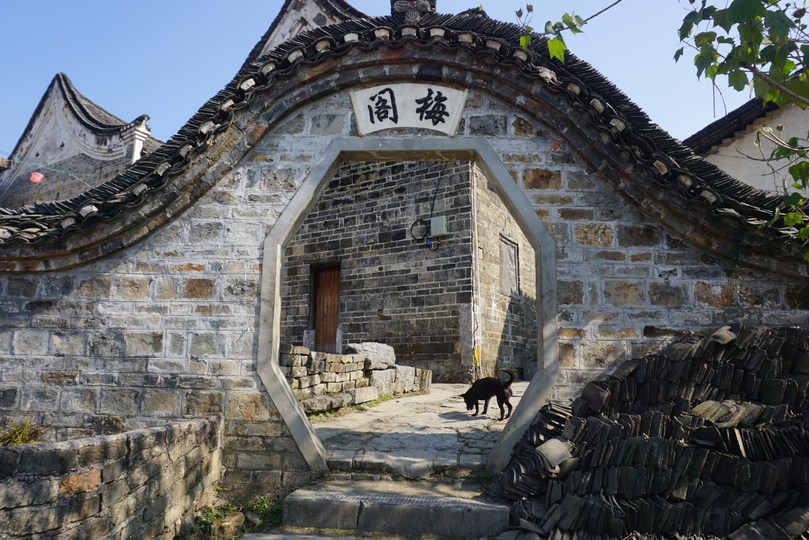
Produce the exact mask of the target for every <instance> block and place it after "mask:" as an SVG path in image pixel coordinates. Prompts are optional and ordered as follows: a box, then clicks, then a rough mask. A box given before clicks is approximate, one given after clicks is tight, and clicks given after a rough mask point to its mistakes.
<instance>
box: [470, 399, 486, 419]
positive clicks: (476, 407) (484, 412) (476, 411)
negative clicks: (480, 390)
mask: <svg viewBox="0 0 809 540" xmlns="http://www.w3.org/2000/svg"><path fill="white" fill-rule="evenodd" d="M479 406H480V404H479V403H478V402H477V401H475V414H473V415H472V416H477V415H478V407H479ZM483 414H486V411H483Z"/></svg>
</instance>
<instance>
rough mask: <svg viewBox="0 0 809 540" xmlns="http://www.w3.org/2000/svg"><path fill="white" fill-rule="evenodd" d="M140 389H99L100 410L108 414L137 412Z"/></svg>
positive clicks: (132, 413) (133, 413) (131, 413)
mask: <svg viewBox="0 0 809 540" xmlns="http://www.w3.org/2000/svg"><path fill="white" fill-rule="evenodd" d="M139 397H140V391H138V390H135V389H131V388H104V389H102V390H101V411H102V412H104V413H108V414H122V415H135V414H137V413H138V403H139V400H138V398H139Z"/></svg>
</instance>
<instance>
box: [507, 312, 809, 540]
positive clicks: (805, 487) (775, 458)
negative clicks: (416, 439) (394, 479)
mask: <svg viewBox="0 0 809 540" xmlns="http://www.w3.org/2000/svg"><path fill="white" fill-rule="evenodd" d="M807 386H809V347H807V329H806V328H795V327H793V328H781V329H777V328H744V327H742V326H741V325H733V326H729V327H725V328H722V329H720V330H718V331H717V330H716V329H713V330H711V331H706V332H703V333H699V334H696V335H692V336H690V337H688V338H684V339H682V340H681V341H679V342H677V343H674V344H672V345H671V346H669V347H668V348H667V349H666V350H665V351H664V352H663V353H662V354H660V355H654V356H648V357H645V358H640V359H634V360H631V361H628V362H626V363H624V364H623V365H621V366H620V367H619V368H618V369H617V370H616V371H615V372H614V373H613V374H612V375H611V376H610V377H609V378H608V379H607V380H603V381H593V382H591V383H589V384H588V385H587V386H586V387H585V389H584V390H583V391H582V394H581V396H580V397H579V398H577V399H576V400H574V401H573V403H572V405H571V406H569V407H568V406H563V405H561V404H557V403H551V404H548V405H546V406H545V407H543V409H542V410H541V411H540V413H539V414H538V415H537V417H536V419H535V421H534V423H533V424H532V426H531V427H530V428H529V429H528V430H527V432H526V434H525V436H524V438H523V440H522V441H521V442H520V443H519V444H518V445H517V447H516V448H515V455H514V457H513V459H512V461H511V463H510V464H509V466H508V467H507V468H506V470H505V472H504V473H503V475H502V476H501V478H500V479H499V480H498V482H497V483H496V484H495V485H494V486H493V488H492V492H493V494H495V495H497V496H500V497H503V498H506V499H510V500H513V501H518V502H517V506H516V508H517V515H518V518H519V519H520V525H521V531H520V532H511V533H510V535H511V536H514V537H515V538H516V537H517V536H519V537H520V538H521V539H522V538H526V540H531V539H533V537H534V536H536V537H543V538H549V539H550V540H574V539H580V540H591V539H592V540H595V539H599V540H602V539H603V540H606V539H613V538H616V539H617V538H625V537H628V536H630V535H632V536H634V537H637V538H675V537H678V538H683V537H687V538H708V537H711V536H718V537H728V538H731V539H732V540H747V539H752V538H758V539H761V538H765V539H772V540H780V539H787V538H809V532H807V531H809V433H807V431H806V422H807V419H809V402H808V401H807V399H806V396H807ZM529 536H530V537H531V539H528V537H529ZM503 540H509V539H506V538H504V539H503ZM534 540H535V539H534Z"/></svg>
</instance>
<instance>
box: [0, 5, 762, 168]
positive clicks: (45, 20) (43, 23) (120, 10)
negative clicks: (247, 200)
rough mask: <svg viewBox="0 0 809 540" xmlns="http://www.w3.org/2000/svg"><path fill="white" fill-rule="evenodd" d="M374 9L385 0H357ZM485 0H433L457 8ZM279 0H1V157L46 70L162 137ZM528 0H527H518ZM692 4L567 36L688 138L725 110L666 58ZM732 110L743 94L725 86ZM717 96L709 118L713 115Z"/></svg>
mask: <svg viewBox="0 0 809 540" xmlns="http://www.w3.org/2000/svg"><path fill="white" fill-rule="evenodd" d="M349 1H350V2H351V4H352V5H353V6H354V7H356V8H357V9H359V10H361V11H364V12H365V13H367V14H369V15H384V14H386V13H387V12H389V9H390V8H389V6H390V4H389V2H388V1H387V0H381V1H380V0H377V1H374V2H372V1H370V0H354V1H351V0H349ZM480 1H481V0H473V1H460V0H438V11H439V12H442V13H457V12H460V11H463V10H466V9H468V8H470V7H476V6H477V5H478V2H480ZM610 3H612V0H566V1H565V2H548V1H545V2H542V1H537V2H536V4H535V5H534V21H533V23H534V24H533V26H534V27H535V28H541V27H543V26H544V23H545V21H546V20H548V19H554V20H558V19H560V18H561V14H562V13H563V12H564V11H571V10H572V11H575V12H576V13H577V14H579V15H581V16H583V17H588V16H590V15H592V14H594V13H596V12H598V11H599V10H601V9H602V8H604V7H606V6H607V5H609V4H610ZM281 5H282V2H281V1H280V0H269V1H268V0H261V1H260V0H240V1H239V2H230V3H229V2H221V1H217V2H214V1H211V0H194V1H191V0H163V1H160V2H158V1H155V0H139V1H138V2H110V1H109V0H103V1H96V0H78V1H71V2H65V1H64V0H58V1H55V0H41V1H39V2H6V4H5V5H4V6H3V10H2V12H1V13H2V18H3V30H2V31H0V53H2V57H3V59H4V61H3V63H2V67H1V68H0V74H2V75H0V81H1V82H0V103H2V109H3V114H2V117H0V118H1V119H0V157H6V156H7V155H8V152H11V151H12V150H13V148H14V146H15V145H16V143H17V140H18V139H19V137H20V135H21V134H22V131H23V130H24V129H25V127H26V125H27V123H28V120H29V119H30V117H31V115H32V114H33V112H34V109H35V108H36V106H37V104H38V102H39V100H40V98H41V97H42V94H43V93H44V92H45V90H46V88H47V86H48V84H49V83H50V81H51V79H52V78H53V76H54V75H55V74H56V73H58V72H60V71H62V72H65V73H66V74H67V75H68V77H70V79H71V80H72V81H73V84H74V85H75V86H76V88H77V89H78V90H79V92H81V93H82V94H84V95H85V96H87V97H88V98H89V99H91V100H93V101H94V102H96V103H97V104H98V105H100V106H101V107H103V108H105V109H107V110H108V111H109V112H111V113H113V114H115V115H116V116H118V117H120V118H122V119H123V120H125V121H131V120H133V119H135V118H136V117H137V116H139V115H141V114H144V113H145V114H148V115H149V116H150V120H149V126H150V127H151V128H152V135H154V136H155V137H157V138H158V139H161V140H167V139H168V138H170V137H171V136H172V135H173V134H174V133H176V132H177V131H178V130H179V128H180V127H181V126H182V125H183V124H184V123H185V122H186V121H187V120H188V119H189V118H190V117H191V116H192V115H193V114H194V112H196V110H197V109H198V108H199V107H200V106H202V104H203V103H205V101H206V100H207V99H208V98H210V97H211V96H212V95H214V94H215V93H216V92H217V91H218V90H220V89H221V88H222V87H223V86H224V85H225V84H226V83H227V82H228V81H230V79H231V78H232V77H233V76H234V75H235V74H236V72H237V70H238V69H239V67H240V66H241V64H242V62H243V61H244V59H245V58H246V57H247V54H248V53H249V52H250V50H251V49H252V47H253V46H254V45H255V44H256V42H257V41H258V40H259V38H260V37H261V36H262V35H263V34H264V32H265V31H266V30H267V28H268V27H269V25H270V24H271V23H272V21H273V19H274V18H275V16H276V15H277V13H278V11H279V9H280V7H281ZM523 5H524V4H523ZM687 5H688V2H687V0H680V1H678V0H623V2H622V3H621V4H619V5H618V6H616V7H615V8H613V9H611V10H610V11H608V12H607V13H605V14H603V15H600V16H599V17H597V18H595V19H593V20H592V21H591V22H590V23H589V24H588V25H587V26H586V27H585V33H584V34H580V35H578V36H570V37H568V38H567V43H568V46H569V47H570V49H571V50H572V51H573V52H574V53H575V54H576V55H577V56H578V57H579V58H581V59H583V60H586V61H588V62H589V63H590V64H592V65H593V66H594V67H595V68H596V69H597V70H599V71H600V72H601V73H602V74H603V75H605V76H606V77H607V78H609V79H610V80H611V81H612V82H613V83H615V84H616V85H617V86H618V87H619V88H620V89H621V90H623V91H624V93H626V94H627V95H628V96H629V97H630V98H631V99H632V100H633V101H634V102H635V103H637V104H638V105H639V106H640V107H641V108H642V109H643V110H644V111H646V113H647V114H649V116H650V117H651V118H652V120H653V121H655V122H656V123H658V124H659V125H660V126H661V127H663V128H664V129H666V130H667V131H669V132H670V133H671V134H672V135H674V136H675V137H677V138H680V139H683V138H685V137H687V136H689V135H691V134H692V133H694V132H696V131H698V130H699V129H701V128H702V127H704V126H705V125H707V124H709V123H710V122H712V121H713V120H714V119H715V118H718V117H721V116H723V115H724V112H725V110H724V107H723V105H722V100H721V97H720V96H719V95H718V94H716V95H714V93H713V91H712V89H711V85H710V83H709V82H707V81H700V82H698V81H697V80H696V77H695V75H694V67H693V64H692V63H691V61H690V60H689V59H686V58H683V59H680V62H679V63H677V64H675V62H674V61H673V60H672V56H673V54H674V51H675V50H676V49H677V48H678V47H679V43H678V39H677V35H676V29H677V27H678V26H679V24H678V23H679V22H680V21H681V20H682V18H683V16H684V15H685V13H686V7H687ZM483 7H484V9H486V11H487V13H488V14H489V15H490V16H492V17H493V18H496V19H499V20H503V21H507V22H515V21H516V19H515V16H514V11H515V10H516V9H517V8H519V7H521V4H519V3H516V2H511V1H504V0H498V1H496V2H492V1H491V0H483ZM720 88H721V90H722V92H723V93H724V97H725V101H726V106H727V110H728V111H730V110H732V109H734V108H736V107H738V106H739V105H741V104H742V103H744V102H745V101H747V99H748V98H749V95H748V94H747V93H746V92H745V93H742V94H737V93H736V92H733V91H732V90H729V89H727V88H725V87H720ZM714 101H716V116H715V115H714Z"/></svg>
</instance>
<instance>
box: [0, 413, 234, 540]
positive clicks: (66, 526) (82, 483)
mask: <svg viewBox="0 0 809 540" xmlns="http://www.w3.org/2000/svg"><path fill="white" fill-rule="evenodd" d="M221 438H222V419H221V417H214V418H211V419H208V420H194V421H187V422H180V423H176V424H173V425H168V426H163V427H157V428H151V429H143V430H138V431H130V432H127V433H121V434H118V435H110V436H105V437H96V438H87V439H77V440H74V441H71V442H60V443H43V444H29V445H22V446H10V447H6V448H0V537H2V538H8V539H9V540H11V539H15V540H17V539H19V540H22V539H26V540H29V539H30V540H34V539H39V538H54V536H52V535H53V534H57V533H58V536H57V537H58V538H59V539H65V540H67V539H75V540H85V539H90V538H92V539H94V540H102V539H113V538H115V539H118V538H127V539H130V540H140V539H143V540H153V539H154V540H157V539H160V540H171V539H172V538H174V537H175V535H177V534H179V532H180V531H181V529H183V528H186V529H187V528H188V527H190V525H191V524H192V523H193V518H194V512H195V511H196V510H199V509H200V508H202V507H203V506H205V505H206V504H208V503H210V502H211V501H212V500H213V498H214V497H213V495H212V489H211V488H212V487H213V486H214V485H215V484H216V483H218V482H219V480H220V476H221Z"/></svg>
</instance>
